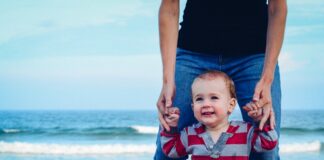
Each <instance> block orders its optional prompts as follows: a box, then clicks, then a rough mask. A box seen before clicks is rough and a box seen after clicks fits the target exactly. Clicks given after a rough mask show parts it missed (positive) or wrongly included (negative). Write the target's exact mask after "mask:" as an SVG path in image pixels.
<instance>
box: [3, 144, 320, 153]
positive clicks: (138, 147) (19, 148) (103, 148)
mask: <svg viewBox="0 0 324 160" xmlns="http://www.w3.org/2000/svg"><path fill="white" fill-rule="evenodd" d="M155 148H156V146H155V144H100V145H99V144H93V145H78V144H47V143H40V144H39V143H25V142H10V143H9V142H3V141H0V153H15V154H63V155H71V154H83V155H98V154H106V155H111V154H140V153H150V154H153V153H154V152H155ZM320 151H321V142H320V141H314V142H309V143H292V144H281V145H280V153H283V154H285V153H302V152H320Z"/></svg>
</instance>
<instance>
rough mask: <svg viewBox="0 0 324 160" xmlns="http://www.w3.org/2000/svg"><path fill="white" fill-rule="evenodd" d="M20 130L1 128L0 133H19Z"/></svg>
mask: <svg viewBox="0 0 324 160" xmlns="http://www.w3.org/2000/svg"><path fill="white" fill-rule="evenodd" d="M19 132H21V130H19V129H2V130H0V133H19Z"/></svg>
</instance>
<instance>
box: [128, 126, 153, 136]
mask: <svg viewBox="0 0 324 160" xmlns="http://www.w3.org/2000/svg"><path fill="white" fill-rule="evenodd" d="M132 128H133V129H135V130H136V131H137V132H138V133H143V134H156V133H158V131H159V127H150V126H136V125H135V126H132Z"/></svg>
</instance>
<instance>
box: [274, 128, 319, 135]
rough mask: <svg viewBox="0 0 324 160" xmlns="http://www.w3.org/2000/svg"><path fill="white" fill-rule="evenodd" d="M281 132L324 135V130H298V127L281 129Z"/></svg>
mask: <svg viewBox="0 0 324 160" xmlns="http://www.w3.org/2000/svg"><path fill="white" fill-rule="evenodd" d="M280 130H281V132H286V133H288V134H289V133H291V134H293V133H323V134H324V128H297V127H283V128H281V129H280Z"/></svg>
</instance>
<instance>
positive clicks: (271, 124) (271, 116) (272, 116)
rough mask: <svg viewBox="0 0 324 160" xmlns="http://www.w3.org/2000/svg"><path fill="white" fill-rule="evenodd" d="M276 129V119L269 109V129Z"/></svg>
mask: <svg viewBox="0 0 324 160" xmlns="http://www.w3.org/2000/svg"><path fill="white" fill-rule="evenodd" d="M275 127H276V117H275V114H274V112H273V109H272V107H271V112H270V128H271V129H275Z"/></svg>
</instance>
